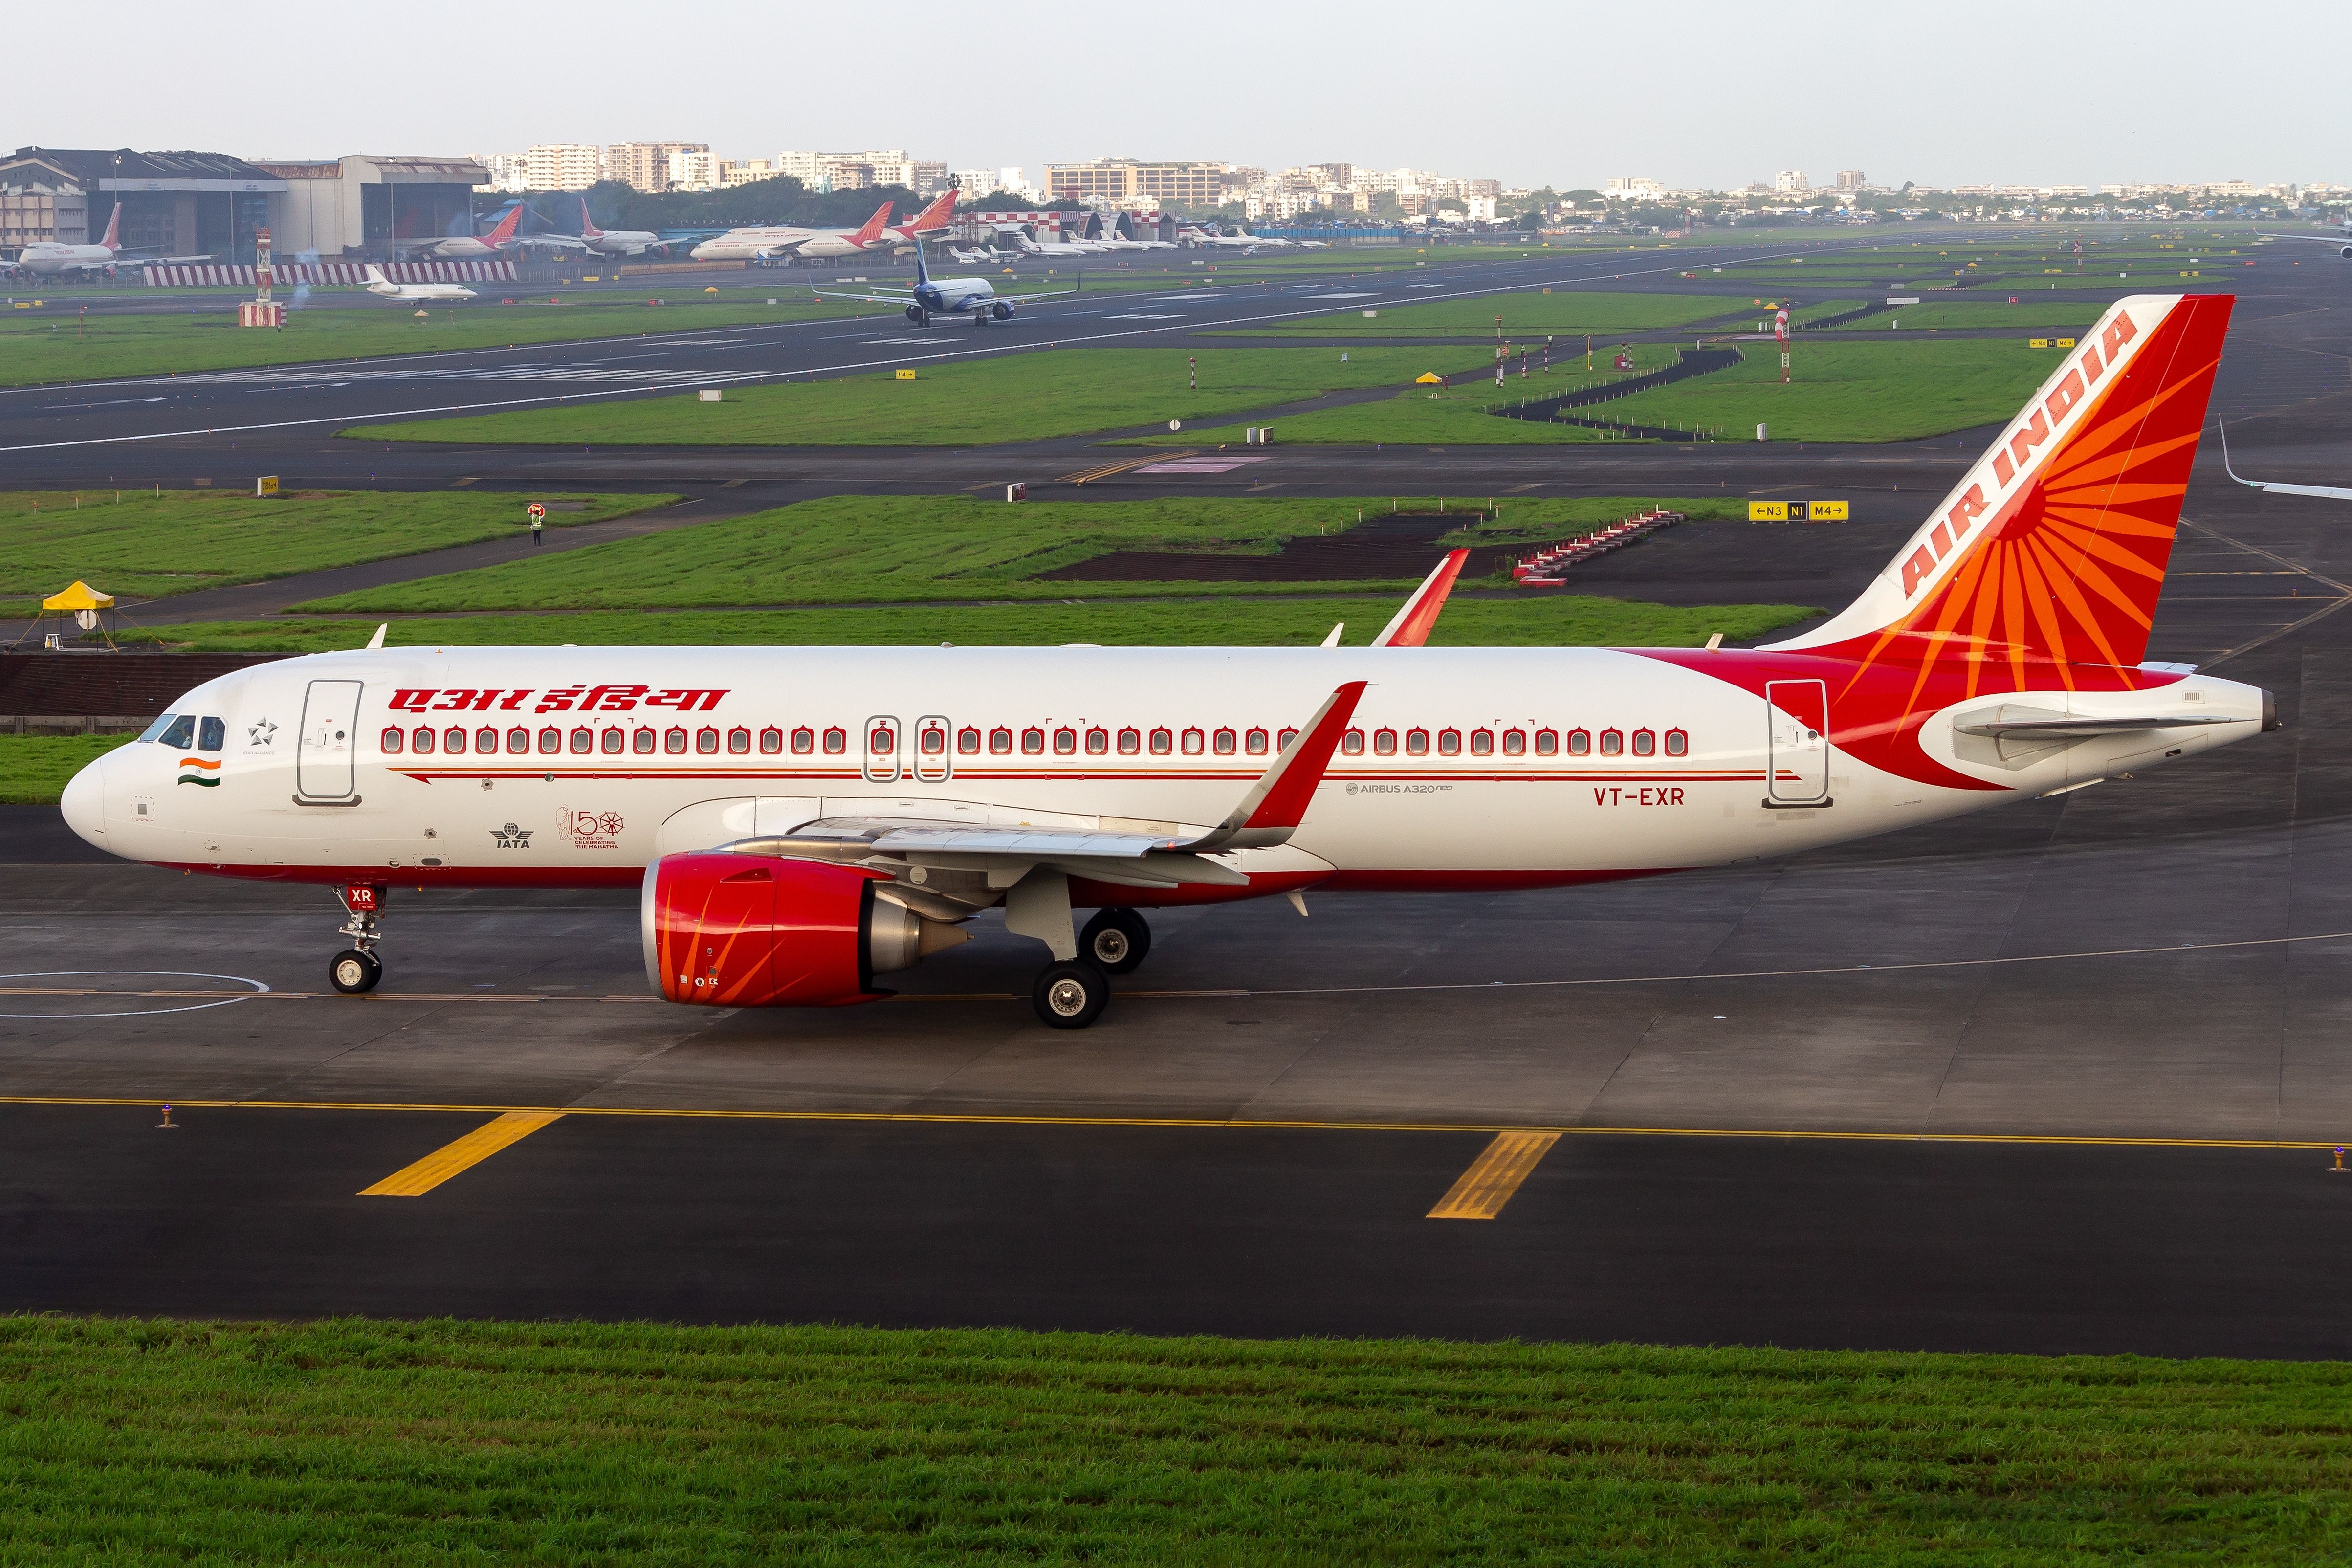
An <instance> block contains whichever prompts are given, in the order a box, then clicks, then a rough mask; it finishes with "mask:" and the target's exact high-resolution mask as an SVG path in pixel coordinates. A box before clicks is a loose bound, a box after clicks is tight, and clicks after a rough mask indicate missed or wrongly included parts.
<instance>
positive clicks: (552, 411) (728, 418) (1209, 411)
mask: <svg viewBox="0 0 2352 1568" xmlns="http://www.w3.org/2000/svg"><path fill="white" fill-rule="evenodd" d="M982 330H983V331H985V330H986V329H982ZM1485 357H1486V355H1485V353H1484V351H1482V350H1477V349H1472V348H1469V347H1467V346H1466V345H1465V347H1462V348H1431V349H1353V350H1350V351H1349V354H1348V358H1347V359H1346V360H1345V361H1342V360H1341V359H1340V357H1339V350H1338V349H1336V348H1334V349H1329V350H1324V349H1307V348H1298V349H1213V350H1210V351H1208V352H1206V353H1195V354H1190V355H1188V354H1187V353H1186V352H1185V351H1184V350H1182V349H1065V350H1059V351H1048V352H1045V353H1024V354H1014V355H1012V356H1011V357H1009V358H1003V359H985V360H967V361H963V362H961V363H950V364H929V363H927V364H923V365H920V366H919V367H917V373H918V374H917V379H916V380H913V381H899V380H897V379H896V378H895V377H894V376H893V375H892V374H889V373H887V372H886V373H884V374H877V375H855V376H846V377H844V378H842V379H840V380H835V381H816V382H792V383H786V384H782V385H778V386H760V387H750V388H745V389H741V390H736V389H733V388H730V389H729V391H728V393H727V401H725V402H724V403H703V402H700V401H698V399H697V398H696V397H694V396H691V395H688V396H681V397H657V398H648V399H645V400H642V401H634V402H628V403H598V404H593V405H576V406H572V407H565V408H532V409H522V410H519V411H517V412H514V413H510V414H487V415H479V416H473V417H469V418H462V419H430V420H420V421H410V422H403V423H399V424H389V425H370V426H366V427H365V428H364V429H362V430H356V431H352V432H350V434H352V435H354V436H357V437H362V438H364V439H366V440H370V441H376V440H387V441H496V442H546V443H552V444H568V445H572V446H582V445H590V444H603V445H624V446H697V447H703V446H709V447H736V446H856V447H963V446H983V445H987V444H990V443H992V442H998V441H1024V440H1039V439H1043V438H1045V437H1053V436H1077V435H1084V434H1086V433H1087V432H1089V431H1095V430H1108V429H1116V428H1118V427H1119V426H1130V425H1146V424H1156V423H1162V422H1165V421H1167V420H1170V419H1181V420H1184V421H1187V422H1188V423H1189V422H1190V421H1192V420H1194V419H1198V418H1201V417H1202V416H1209V415H1217V414H1238V413H1242V412H1244V411H1246V410H1249V409H1254V408H1264V407H1271V406H1273V405H1277V404H1283V403H1292V402H1297V401H1300V400H1302V399H1306V398H1311V397H1319V396H1321V395H1324V394H1325V393H1328V392H1338V391H1342V390H1345V389H1348V388H1352V387H1363V386H1384V385H1392V384H1394V385H1401V384H1403V383H1406V382H1409V381H1411V380H1412V378H1413V377H1414V376H1416V375H1419V374H1421V373H1422V372H1423V371H1425V370H1436V371H1438V372H1440V373H1444V372H1446V371H1454V370H1462V369H1466V368H1467V367H1469V366H1471V365H1474V364H1477V363H1481V361H1482V360H1483V359H1484V358H1485ZM1188 359H1192V360H1197V361H1198V370H1199V375H1200V386H1199V387H1198V388H1197V389H1194V388H1193V387H1192V386H1191V385H1190V384H1189V376H1190V374H1191V373H1192V366H1191V365H1188V363H1186V362H1187V360H1188Z"/></svg>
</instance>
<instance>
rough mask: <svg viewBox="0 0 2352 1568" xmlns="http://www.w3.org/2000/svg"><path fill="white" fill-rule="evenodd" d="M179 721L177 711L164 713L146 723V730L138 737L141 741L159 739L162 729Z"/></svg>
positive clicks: (161, 736)
mask: <svg viewBox="0 0 2352 1568" xmlns="http://www.w3.org/2000/svg"><path fill="white" fill-rule="evenodd" d="M179 721H180V716H179V715H178V714H177V713H166V714H164V715H163V717H162V718H161V719H158V720H156V721H154V722H153V723H152V724H150V725H148V726H147V732H146V733H145V734H143V735H142V736H140V737H139V738H140V739H141V740H142V741H160V740H162V739H163V731H164V730H165V729H167V728H168V727H170V726H171V725H173V724H176V723H178V722H179Z"/></svg>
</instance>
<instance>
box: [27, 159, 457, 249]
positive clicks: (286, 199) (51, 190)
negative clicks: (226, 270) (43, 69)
mask: <svg viewBox="0 0 2352 1568" xmlns="http://www.w3.org/2000/svg"><path fill="white" fill-rule="evenodd" d="M488 179H489V172H488V170H486V169H484V168H483V167H482V166H481V165H480V164H479V163H476V162H475V161H473V160H472V159H470V158H395V157H377V156H364V155H363V156H354V157H348V158H336V159H329V160H323V161H301V162H291V163H275V162H272V163H247V161H245V160H244V159H241V158H233V157H231V156H229V155H228V154H226V153H139V152H134V151H132V150H131V149H130V148H127V147H125V148H116V149H61V148H50V147H20V148H18V149H17V150H16V153H15V155H14V156H12V157H7V158H0V254H7V255H13V254H15V253H16V251H17V250H20V249H22V248H23V247H25V246H27V245H30V244H33V243H35V242H37V241H40V240H55V241H57V242H58V243H59V244H63V245H88V244H90V243H92V242H94V241H96V240H97V239H99V238H100V237H101V236H103V235H104V234H105V232H106V220H107V216H108V215H109V214H110V213H111V212H112V211H113V210H114V204H115V203H116V202H118V201H120V202H121V204H122V228H121V243H122V245H123V246H124V247H125V248H126V249H130V250H133V251H139V252H144V253H149V254H152V255H159V256H203V257H209V258H213V259H215V260H216V261H221V262H230V263H249V262H251V261H252V260H253V259H254V248H255V247H254V237H255V236H256V235H257V233H258V232H259V231H260V230H261V229H262V227H263V226H268V229H269V231H270V236H271V239H272V243H273V244H274V245H275V246H276V247H277V253H278V255H279V256H280V257H284V258H289V259H290V258H294V257H297V256H300V255H303V254H306V253H310V252H316V253H317V254H318V256H319V258H320V259H323V260H352V261H359V260H370V261H389V260H394V259H396V258H398V257H399V256H400V254H401V253H402V252H403V250H404V248H406V247H413V246H415V245H421V244H424V243H426V242H429V241H431V240H436V239H440V238H444V237H448V236H450V235H463V234H472V233H473V232H474V200H475V198H474V187H475V186H476V185H478V184H487V183H488Z"/></svg>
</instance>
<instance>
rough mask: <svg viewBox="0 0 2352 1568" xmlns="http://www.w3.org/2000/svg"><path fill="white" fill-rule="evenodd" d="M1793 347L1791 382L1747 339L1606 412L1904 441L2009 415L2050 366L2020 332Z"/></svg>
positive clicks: (1632, 420)
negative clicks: (1727, 363) (1739, 354)
mask: <svg viewBox="0 0 2352 1568" xmlns="http://www.w3.org/2000/svg"><path fill="white" fill-rule="evenodd" d="M1790 352H1791V353H1792V354H1793V356H1794V363H1793V367H1792V374H1793V380H1792V381H1791V383H1790V384H1789V385H1787V386H1783V385H1781V384H1780V354H1779V353H1778V352H1777V351H1775V349H1774V348H1773V345H1771V344H1769V343H1765V344H1762V345H1760V346H1758V345H1750V347H1749V349H1748V355H1747V358H1746V359H1745V360H1743V361H1742V362H1741V363H1738V364H1736V365H1733V366H1732V367H1730V368H1729V369H1727V370H1722V371H1717V373H1715V374H1712V375H1702V376H1695V377H1693V378H1692V379H1690V380H1688V381H1678V382H1675V384H1672V385H1670V386H1661V387H1657V388H1655V389H1654V390H1652V391H1649V392H1637V393H1635V394H1633V395H1632V396H1630V397H1624V398H1621V399H1619V400H1617V401H1616V402H1613V403H1611V404H1609V405H1607V409H1606V414H1605V416H1606V417H1608V418H1612V419H1622V420H1624V421H1625V422H1626V423H1628V424H1643V425H1679V426H1699V427H1701V428H1708V429H1720V430H1723V431H1725V432H1727V433H1734V434H1736V433H1740V432H1753V431H1754V429H1755V427H1756V426H1758V425H1759V424H1764V423H1769V425H1770V426H1771V437H1772V439H1773V440H1775V441H1907V440H1912V439H1914V438H1916V437H1922V436H1939V435H1942V434H1944V433H1945V432H1947V431H1951V430H1964V429H1967V428H1968V427H1969V426H1973V425H1989V424H1992V423H1994V422H1996V421H1999V420H2002V419H2006V418H2008V417H2009V416H2011V415H2012V414H2014V413H2016V412H2017V410H2018V408H2019V406H2020V405H2022V404H2023V403H2024V401H2025V399H2026V397H2027V396H2028V395H2031V394H2032V391H2033V389H2034V388H2035V387H2037V386H2039V385H2041V384H2042V378H2043V377H2045V376H2047V375H2048V374H2050V372H2051V370H2052V369H2053V366H2054V362H2053V360H2052V359H2051V357H2050V354H2049V353H2048V352H2047V351H2046V350H2036V349H2030V348H2028V347H2026V346H2025V342H2024V340H2023V339H2021V338H2017V339H2008V340H1990V341H1988V340H1980V339H1966V338H1956V339H1950V340H1947V341H1944V342H1934V341H1926V340H1911V341H1901V340H1898V341H1896V342H1856V341H1853V340H1833V339H1818V340H1813V341H1806V340H1803V339H1800V340H1798V341H1797V342H1794V343H1793V344H1791V345H1790ZM1497 423H1498V424H1499V423H1509V422H1508V421H1497Z"/></svg>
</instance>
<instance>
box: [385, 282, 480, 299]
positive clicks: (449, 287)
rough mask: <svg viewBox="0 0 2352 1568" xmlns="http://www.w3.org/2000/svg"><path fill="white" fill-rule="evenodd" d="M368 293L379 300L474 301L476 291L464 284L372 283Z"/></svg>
mask: <svg viewBox="0 0 2352 1568" xmlns="http://www.w3.org/2000/svg"><path fill="white" fill-rule="evenodd" d="M368 292H369V293H371V294H373V295H374V296H375V297H376V298H377V299H379V300H472V299H475V298H478V296H477V295H476V294H475V292H474V290H472V289H468V288H467V287H466V286H465V285H464V284H462V283H390V282H381V283H371V284H369V285H368Z"/></svg>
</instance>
